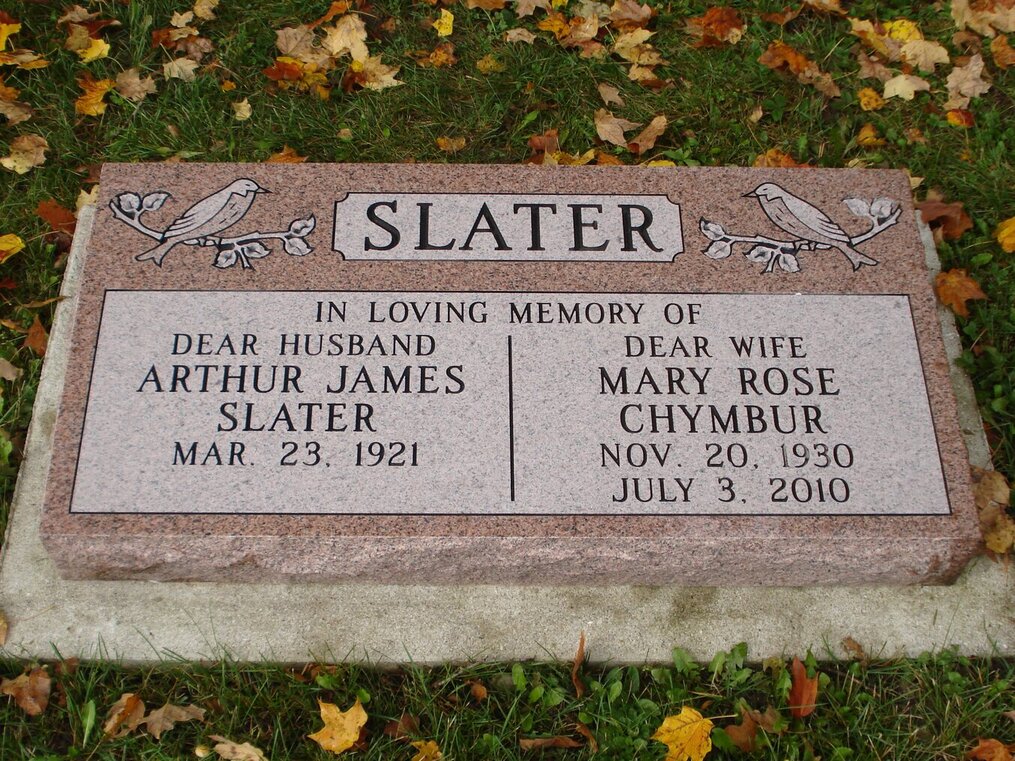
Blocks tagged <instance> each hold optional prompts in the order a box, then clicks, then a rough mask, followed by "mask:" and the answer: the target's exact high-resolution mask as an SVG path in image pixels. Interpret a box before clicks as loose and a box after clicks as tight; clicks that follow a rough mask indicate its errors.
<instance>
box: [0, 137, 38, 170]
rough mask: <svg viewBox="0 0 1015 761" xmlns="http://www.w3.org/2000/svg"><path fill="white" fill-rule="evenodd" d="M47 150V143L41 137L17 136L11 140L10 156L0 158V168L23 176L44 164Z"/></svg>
mask: <svg viewBox="0 0 1015 761" xmlns="http://www.w3.org/2000/svg"><path fill="white" fill-rule="evenodd" d="M48 150H49V143H47V142H46V138H44V137H42V135H18V136H17V137H16V138H14V139H13V140H11V152H10V155H9V156H4V157H3V158H0V166H3V167H4V169H9V170H10V171H12V172H16V173H17V174H25V173H26V172H28V171H29V170H31V169H33V168H34V167H37V166H41V165H42V164H45V163H46V151H48Z"/></svg>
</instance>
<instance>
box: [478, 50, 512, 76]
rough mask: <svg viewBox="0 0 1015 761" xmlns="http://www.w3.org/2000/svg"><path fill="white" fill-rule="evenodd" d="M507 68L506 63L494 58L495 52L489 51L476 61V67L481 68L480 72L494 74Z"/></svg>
mask: <svg viewBox="0 0 1015 761" xmlns="http://www.w3.org/2000/svg"><path fill="white" fill-rule="evenodd" d="M506 68H507V66H505V65H504V63H502V62H501V61H498V60H497V59H496V58H494V56H493V53H488V54H487V55H485V56H483V57H482V58H480V59H479V60H478V61H476V69H478V70H479V73H480V74H494V73H496V72H498V71H504V69H506Z"/></svg>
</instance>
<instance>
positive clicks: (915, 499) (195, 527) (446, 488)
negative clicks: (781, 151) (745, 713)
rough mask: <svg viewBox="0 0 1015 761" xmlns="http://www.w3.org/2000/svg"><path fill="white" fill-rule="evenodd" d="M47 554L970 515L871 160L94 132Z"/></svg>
mask: <svg viewBox="0 0 1015 761" xmlns="http://www.w3.org/2000/svg"><path fill="white" fill-rule="evenodd" d="M101 188H102V191H101V195H100V201H99V210H98V213H97V215H96V218H95V222H94V224H93V226H92V227H91V229H90V230H80V231H79V234H80V235H86V236H88V238H87V258H86V260H85V266H84V274H83V277H82V281H81V286H80V292H79V295H78V305H77V312H76V314H75V318H74V319H75V322H74V330H73V337H72V348H71V353H70V357H69V365H68V372H67V375H66V381H65V386H64V392H63V397H62V401H61V406H60V411H59V414H58V417H57V420H56V423H55V430H54V455H53V460H52V465H51V469H50V473H49V477H48V482H47V490H46V497H45V510H44V516H43V522H42V528H41V530H42V535H43V540H44V542H45V544H46V546H47V547H48V549H49V551H50V553H51V555H52V557H53V559H54V561H55V562H56V564H57V566H58V567H59V569H60V572H61V573H62V574H63V575H65V576H67V577H71V578H137V579H144V578H149V579H163V580H170V579H172V580H187V579H194V580H259V581H264V580H294V579H297V580H304V579H305V580H345V579H371V580H382V581H404V582H448V583H468V582H475V581H479V582H483V581H504V582H506V581H523V582H527V581H532V582H539V583H555V582H560V583H566V582H576V581H583V582H590V583H596V582H600V583H606V582H610V583H671V582H672V583H682V584H708V585H724V584H791V585H805V584H822V583H825V584H841V583H867V582H880V583H920V582H942V581H947V580H949V579H951V578H953V577H954V576H955V574H957V573H958V571H959V570H960V569H961V568H962V567H963V565H964V564H965V562H966V561H967V560H968V559H969V558H970V557H971V555H972V554H973V553H974V551H975V549H976V547H977V544H978V533H977V526H976V521H975V516H974V508H973V503H972V499H971V495H970V486H969V477H968V461H967V455H966V452H965V448H964V445H963V443H962V440H961V437H960V434H959V430H958V423H957V419H956V411H955V400H954V396H953V392H952V389H951V386H950V384H949V380H948V371H949V368H948V362H947V359H946V356H945V352H944V349H943V346H942V340H941V333H940V330H941V329H940V325H939V323H938V320H937V315H936V305H935V301H934V297H933V294H932V293H931V290H930V286H929V282H928V276H927V271H926V267H925V265H924V248H923V244H922V243H921V240H920V235H919V231H918V229H917V225H916V219H915V217H914V212H913V208H912V204H911V201H910V193H909V185H908V182H907V178H906V176H905V175H904V174H903V173H901V172H891V171H861V170H747V169H714V168H710V169H681V170H673V169H664V168H661V169H645V168H631V167H603V168H585V167H583V168H553V169H550V168H547V167H513V166H497V167H493V166H468V167H446V166H384V165H372V166H365V165H300V166H279V165H275V166H271V165H237V164H220V165H197V164H193V165H107V166H106V167H104V169H103V174H102V180H101Z"/></svg>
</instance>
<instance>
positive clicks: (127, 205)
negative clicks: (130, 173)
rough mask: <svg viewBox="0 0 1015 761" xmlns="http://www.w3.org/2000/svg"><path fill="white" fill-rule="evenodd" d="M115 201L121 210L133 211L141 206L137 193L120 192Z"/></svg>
mask: <svg viewBox="0 0 1015 761" xmlns="http://www.w3.org/2000/svg"><path fill="white" fill-rule="evenodd" d="M115 201H116V205H117V206H119V207H120V210H121V211H126V212H135V211H137V210H138V209H140V208H141V196H139V195H138V194H137V193H120V195H118V196H117V197H116V199H115Z"/></svg>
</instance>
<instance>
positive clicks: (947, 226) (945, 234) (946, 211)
mask: <svg viewBox="0 0 1015 761" xmlns="http://www.w3.org/2000/svg"><path fill="white" fill-rule="evenodd" d="M916 209H917V211H919V212H920V215H921V216H922V217H923V221H924V224H927V225H930V227H931V229H934V230H939V231H940V234H941V237H942V238H944V239H945V240H958V239H959V238H961V237H962V235H963V234H964V233H965V232H966V231H967V230H971V229H972V227H973V220H972V219H970V217H969V215H968V214H966V211H965V209H964V208H963V204H962V201H953V202H951V203H945V202H944V200H943V199H942V197H941V196H940V194H937V193H933V194H932V193H930V192H928V194H927V200H926V201H921V202H920V203H918V204H916Z"/></svg>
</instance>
